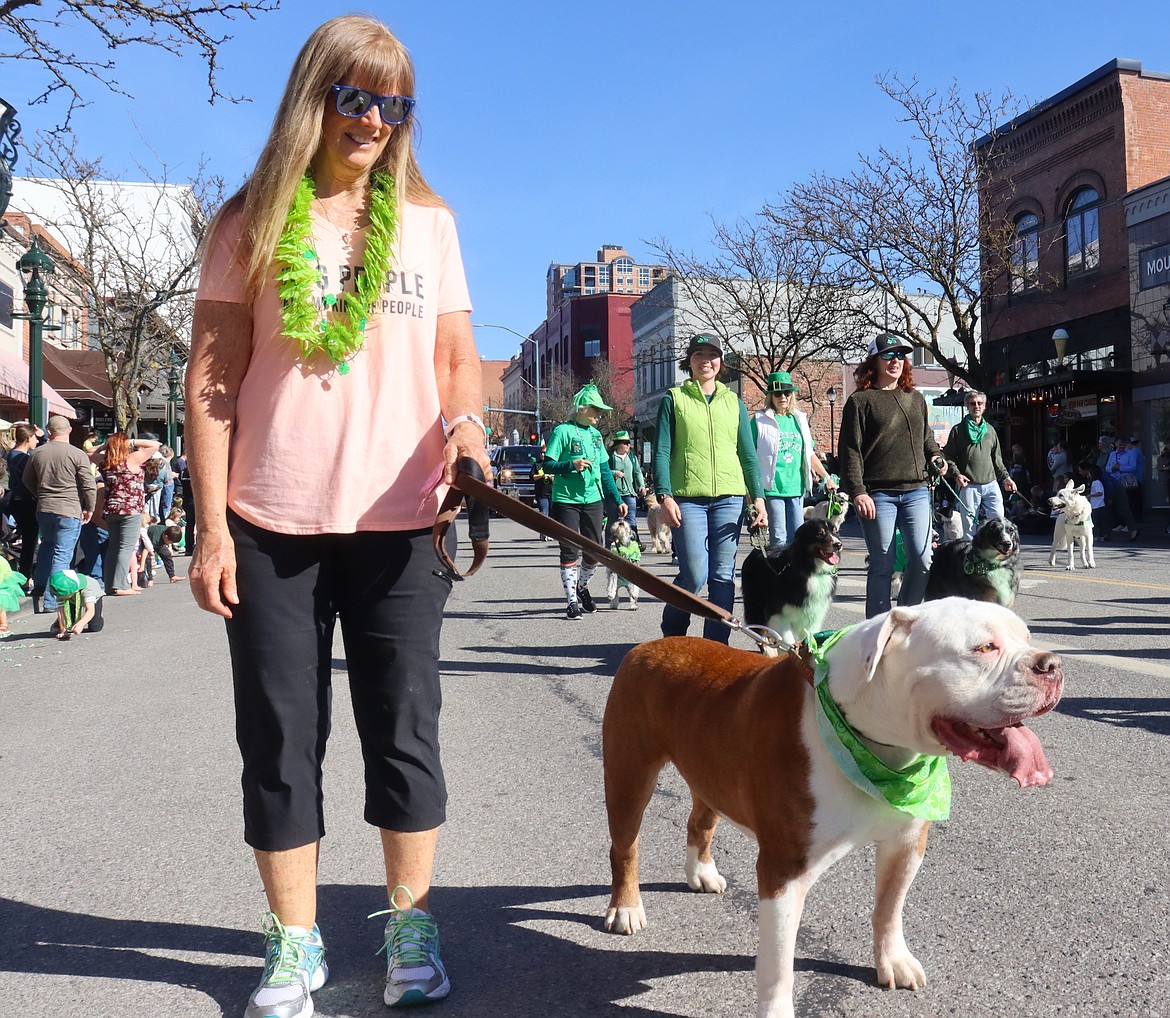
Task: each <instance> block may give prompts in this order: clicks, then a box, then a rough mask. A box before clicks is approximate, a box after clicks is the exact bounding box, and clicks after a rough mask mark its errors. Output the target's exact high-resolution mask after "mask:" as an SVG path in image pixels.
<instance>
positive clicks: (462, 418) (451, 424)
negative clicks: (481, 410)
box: [446, 414, 487, 442]
mask: <svg viewBox="0 0 1170 1018" xmlns="http://www.w3.org/2000/svg"><path fill="white" fill-rule="evenodd" d="M460 424H474V425H475V426H476V427H477V428H479V430H480V431H482V432H483V437H484V441H485V442H486V441H487V426H486V425H485V424H484V423H483V421H482V420H480V418H479V417H477V416H476V415H475V414H460V415H459V416H458V417H454V418H452V419H451V420H449V421H448V422H447V432H446V434H447V438H450V437H451V432H452V431H454V430H455V428H456V427H457V426H458V425H460Z"/></svg>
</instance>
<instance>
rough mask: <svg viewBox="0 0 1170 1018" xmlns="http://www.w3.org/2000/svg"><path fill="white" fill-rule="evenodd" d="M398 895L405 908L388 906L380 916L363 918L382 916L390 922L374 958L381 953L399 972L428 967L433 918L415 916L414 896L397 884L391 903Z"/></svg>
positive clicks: (372, 915)
mask: <svg viewBox="0 0 1170 1018" xmlns="http://www.w3.org/2000/svg"><path fill="white" fill-rule="evenodd" d="M399 891H401V892H402V893H403V894H405V895H406V897H407V899H408V900H409V901H410V905H409V906H407V907H406V908H398V906H396V905H391V907H390V908H384V909H382V910H381V911H380V912H371V913H370V914H369V915H368V916H366V918H367V919H376V918H378V917H379V916H384V915H388V916H392V917H393V918H394V923H393V925H392V926H391V927H390V930H389V931H388V934H387V936H386V939H385V940H384V941H383V942H382V946H381V947H380V948H378V950H377V951H375V952H374V954H381V953H382V952H383V951H385V952H386V957H387V958H395V959H397V962H398V966H399V967H401V968H413V967H415V966H418V965H430V964H431V956H430V953H429V952H428V950H427V944H428V942H430V941H432V940H435V939H436V938H437V937H438V935H439V929H438V927H437V926H436V925H435V920H434V917H433V916H430V915H425V914H419V913H416V912H415V910H414V895H413V894H411V893H410V890H409V888H406V887H403V886H402V885H401V884H399V885H398V886H397V887H396V888H394V891H393V892H392V893H391V895H390V901H391V902H393V901H394V899H395V898H396V897H398V892H399ZM408 913H409V914H408Z"/></svg>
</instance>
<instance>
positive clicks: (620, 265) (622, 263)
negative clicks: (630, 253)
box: [613, 256, 634, 275]
mask: <svg viewBox="0 0 1170 1018" xmlns="http://www.w3.org/2000/svg"><path fill="white" fill-rule="evenodd" d="M613 265H614V268H615V269H616V270H617V273H618V275H626V274H627V273H631V272H633V271H634V259H633V258H629V257H627V256H623V257H621V258H615V259H614V262H613Z"/></svg>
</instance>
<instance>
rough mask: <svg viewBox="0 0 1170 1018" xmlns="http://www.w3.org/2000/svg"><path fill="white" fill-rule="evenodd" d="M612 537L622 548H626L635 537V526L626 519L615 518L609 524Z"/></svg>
mask: <svg viewBox="0 0 1170 1018" xmlns="http://www.w3.org/2000/svg"><path fill="white" fill-rule="evenodd" d="M609 534H610V539H611V540H612V542H613V543H614V544H616V545H617V546H618V547H620V548H625V547H626V546H627V545H628V544H629V543H630V542H631V541H633V539H634V528H633V527H631V526H630V525H629V523H627V522H626V521H625V520H614V521H613V523H611V524H610V525H609Z"/></svg>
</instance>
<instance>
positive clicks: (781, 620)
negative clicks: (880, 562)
mask: <svg viewBox="0 0 1170 1018" xmlns="http://www.w3.org/2000/svg"><path fill="white" fill-rule="evenodd" d="M840 561H841V541H840V539H839V538H838V537H837V534H836V532H835V531H834V530H833V527H832V526H831V525H830V524H829V523H827V522H826V521H825V520H809V521H808V522H807V523H802V524H801V525H800V527H798V528H797V531H796V533H795V534H794V535H793V538H792V543H791V544H787V545H785V546H784V547H783V548H781V549H780V550H779V551H777V552H773V553H772V554H771V555H764V553H763V552H761V551H760V550H759V549H758V548H755V549H753V550H752V552H751V554H749V555H748V557H747V558H746V559H744V563H743V568H742V569H741V570H740V581H741V583H742V587H743V620H744V622H745V623H747V624H748V625H752V626H767V627H768V628H769V629H774V630H775V631H776V632H777V633H779V634H780V637H781V639H782V640H783V641H784V642H785V644H786V645H787V646H794V645H795V644H796V643H798V642H799V641H801V640H803V639H805V638H806V637H807V636H808V635H809V634H810V633H816V632H818V631H819V630H820V629H821V627H822V626H823V625H824V622H825V615H826V614H828V611H829V604H830V602H831V601H832V599H833V593H834V592H835V591H836V589H837V563H838V562H840ZM764 653H766V654H771V655H773V656H776V655H777V654H778V652H777V651H776V650H774V649H772V648H768V649H766V650H765V651H764Z"/></svg>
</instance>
